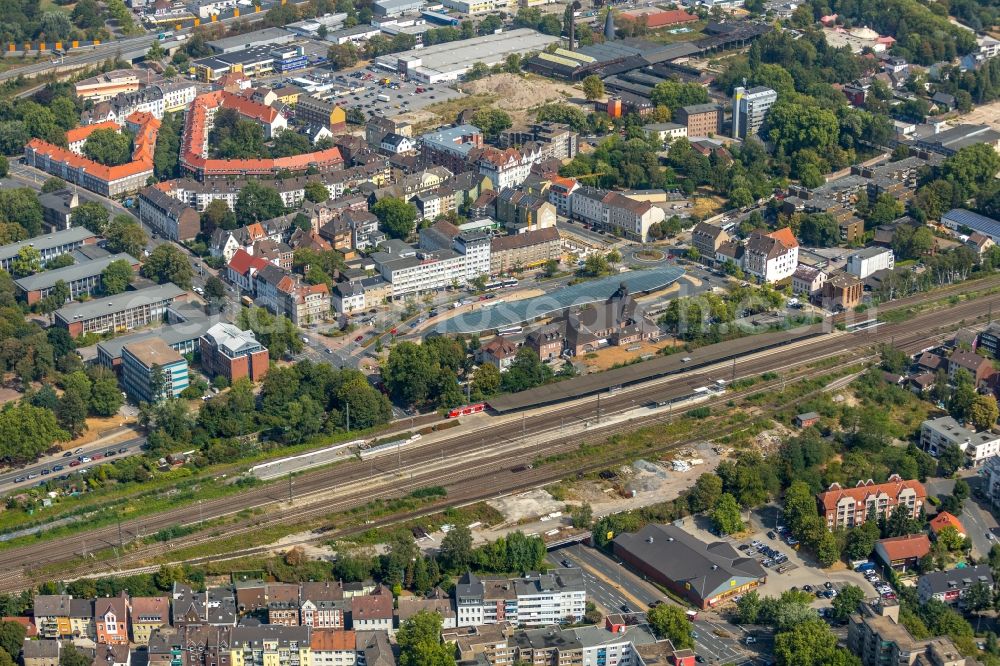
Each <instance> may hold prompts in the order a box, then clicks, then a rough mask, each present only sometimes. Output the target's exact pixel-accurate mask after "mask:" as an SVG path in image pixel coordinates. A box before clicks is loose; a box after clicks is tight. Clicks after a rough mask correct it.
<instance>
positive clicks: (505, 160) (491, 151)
mask: <svg viewBox="0 0 1000 666" xmlns="http://www.w3.org/2000/svg"><path fill="white" fill-rule="evenodd" d="M541 159H542V154H541V150H539V149H538V147H537V146H535V145H534V144H532V146H531V147H529V146H523V147H522V149H521V150H518V149H516V148H507V149H506V150H498V149H496V148H491V147H487V148H484V149H483V150H482V151H481V152H480V154H479V157H478V159H477V160H476V166H477V167H478V168H479V173H481V174H483V175H484V176H486V177H487V178H489V179H490V182H492V183H493V188H494V189H496V190H497V191H502V190H503V189H504V188H507V187H517V186H518V185H520V184H521V183H523V182H524V180H525V179H526V178H527V177H528V174H529V173H531V166H532V165H533V164H534V163H535V162H538V161H539V160H541Z"/></svg>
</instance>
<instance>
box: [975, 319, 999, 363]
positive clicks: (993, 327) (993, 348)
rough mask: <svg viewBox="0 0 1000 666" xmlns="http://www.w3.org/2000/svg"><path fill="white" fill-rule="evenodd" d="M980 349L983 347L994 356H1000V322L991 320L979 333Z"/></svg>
mask: <svg viewBox="0 0 1000 666" xmlns="http://www.w3.org/2000/svg"><path fill="white" fill-rule="evenodd" d="M978 348H979V349H983V350H985V351H986V352H988V353H989V355H990V356H992V357H993V358H1000V322H996V321H994V322H990V323H989V325H988V326H987V327H986V328H985V329H984V330H983V331H982V332H981V333H980V334H979V345H978Z"/></svg>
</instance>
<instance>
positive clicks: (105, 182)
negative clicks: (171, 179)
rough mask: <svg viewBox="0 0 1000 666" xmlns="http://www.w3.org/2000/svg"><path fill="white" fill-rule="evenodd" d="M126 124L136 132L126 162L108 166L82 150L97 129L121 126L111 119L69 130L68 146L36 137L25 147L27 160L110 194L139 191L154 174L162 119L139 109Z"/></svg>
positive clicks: (45, 169)
mask: <svg viewBox="0 0 1000 666" xmlns="http://www.w3.org/2000/svg"><path fill="white" fill-rule="evenodd" d="M125 127H126V128H127V129H128V130H129V131H130V132H132V133H133V134H134V135H135V138H134V139H133V141H132V161H130V162H128V163H126V164H120V165H118V166H105V165H103V164H101V163H99V162H95V161H94V160H91V159H87V158H86V157H84V156H83V154H82V153H83V146H84V144H86V143H87V139H88V138H89V137H90V135H91V134H93V133H94V132H96V131H97V130H99V129H104V130H108V129H111V130H115V131H118V130H120V129H121V128H120V127H119V126H118V125H117V124H116V123H114V122H111V121H108V122H104V123H97V124H95V125H85V126H83V127H77V128H76V129H72V130H70V131H68V132H66V141H67V145H68V146H69V148H68V149H67V148H62V147H61V146H56V145H54V144H51V143H49V142H47V141H42V140H41V139H32V140H31V141H29V142H28V144H27V145H26V146H25V147H24V163H25V164H27V165H28V166H33V167H35V168H37V169H41V170H42V171H45V172H48V173H51V174H52V175H54V176H59V177H60V178H62V179H63V180H65V181H66V182H68V183H74V184H76V185H79V186H80V187H82V188H84V189H87V190H90V191H91V192H97V193H98V194H101V195H103V196H106V197H117V196H120V195H122V194H128V193H131V192H137V191H138V190H139V189H140V188H142V187H143V186H145V185H146V181H147V180H148V179H149V178H150V177H151V176H152V175H153V151H154V150H155V148H156V135H157V133H158V132H159V130H160V121H159V120H157V119H156V118H155V117H153V116H152V115H151V114H149V113H143V112H138V111H137V112H135V113H133V114H132V115H130V116H129V117H128V118H126V119H125Z"/></svg>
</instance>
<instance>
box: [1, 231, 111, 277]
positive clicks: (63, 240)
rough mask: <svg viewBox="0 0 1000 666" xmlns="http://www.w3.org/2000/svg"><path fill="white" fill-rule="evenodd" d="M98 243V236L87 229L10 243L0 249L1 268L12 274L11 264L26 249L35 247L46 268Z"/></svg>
mask: <svg viewBox="0 0 1000 666" xmlns="http://www.w3.org/2000/svg"><path fill="white" fill-rule="evenodd" d="M96 242H97V236H96V235H95V234H94V233H93V232H92V231H90V230H89V229H87V228H86V227H70V228H69V229H64V230H63V231H56V232H54V233H51V234H46V235H44V236H35V237H34V238H29V239H27V240H23V241H18V242H16V243H9V244H8V245H4V246H2V247H0V268H2V269H3V270H5V271H7V272H8V273H10V272H11V263H12V262H13V261H14V259H16V258H17V255H18V253H19V252H20V251H21V249H22V248H25V247H33V248H35V249H36V250H38V254H39V255H40V256H41V261H42V266H44V265H45V264H46V263H48V262H50V261H52V260H53V259H55V258H56V257H61V256H62V255H64V254H69V253H70V252H73V251H75V250H78V249H80V248H81V247H82V246H84V245H92V244H94V243H96Z"/></svg>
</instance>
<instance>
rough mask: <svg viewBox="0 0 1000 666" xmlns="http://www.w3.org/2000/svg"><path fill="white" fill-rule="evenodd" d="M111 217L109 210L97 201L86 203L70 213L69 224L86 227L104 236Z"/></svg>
mask: <svg viewBox="0 0 1000 666" xmlns="http://www.w3.org/2000/svg"><path fill="white" fill-rule="evenodd" d="M110 218H111V215H110V214H108V209H107V208H105V207H104V206H102V205H101V204H99V203H97V202H96V201H84V202H83V203H82V204H80V205H79V206H77V207H76V208H74V209H73V212H72V213H70V216H69V223H70V224H71V225H73V226H74V227H86V228H87V229H89V230H90V231H93V232H94V233H95V234H98V235H104V231H105V229H107V226H108V220H109V219H110Z"/></svg>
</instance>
